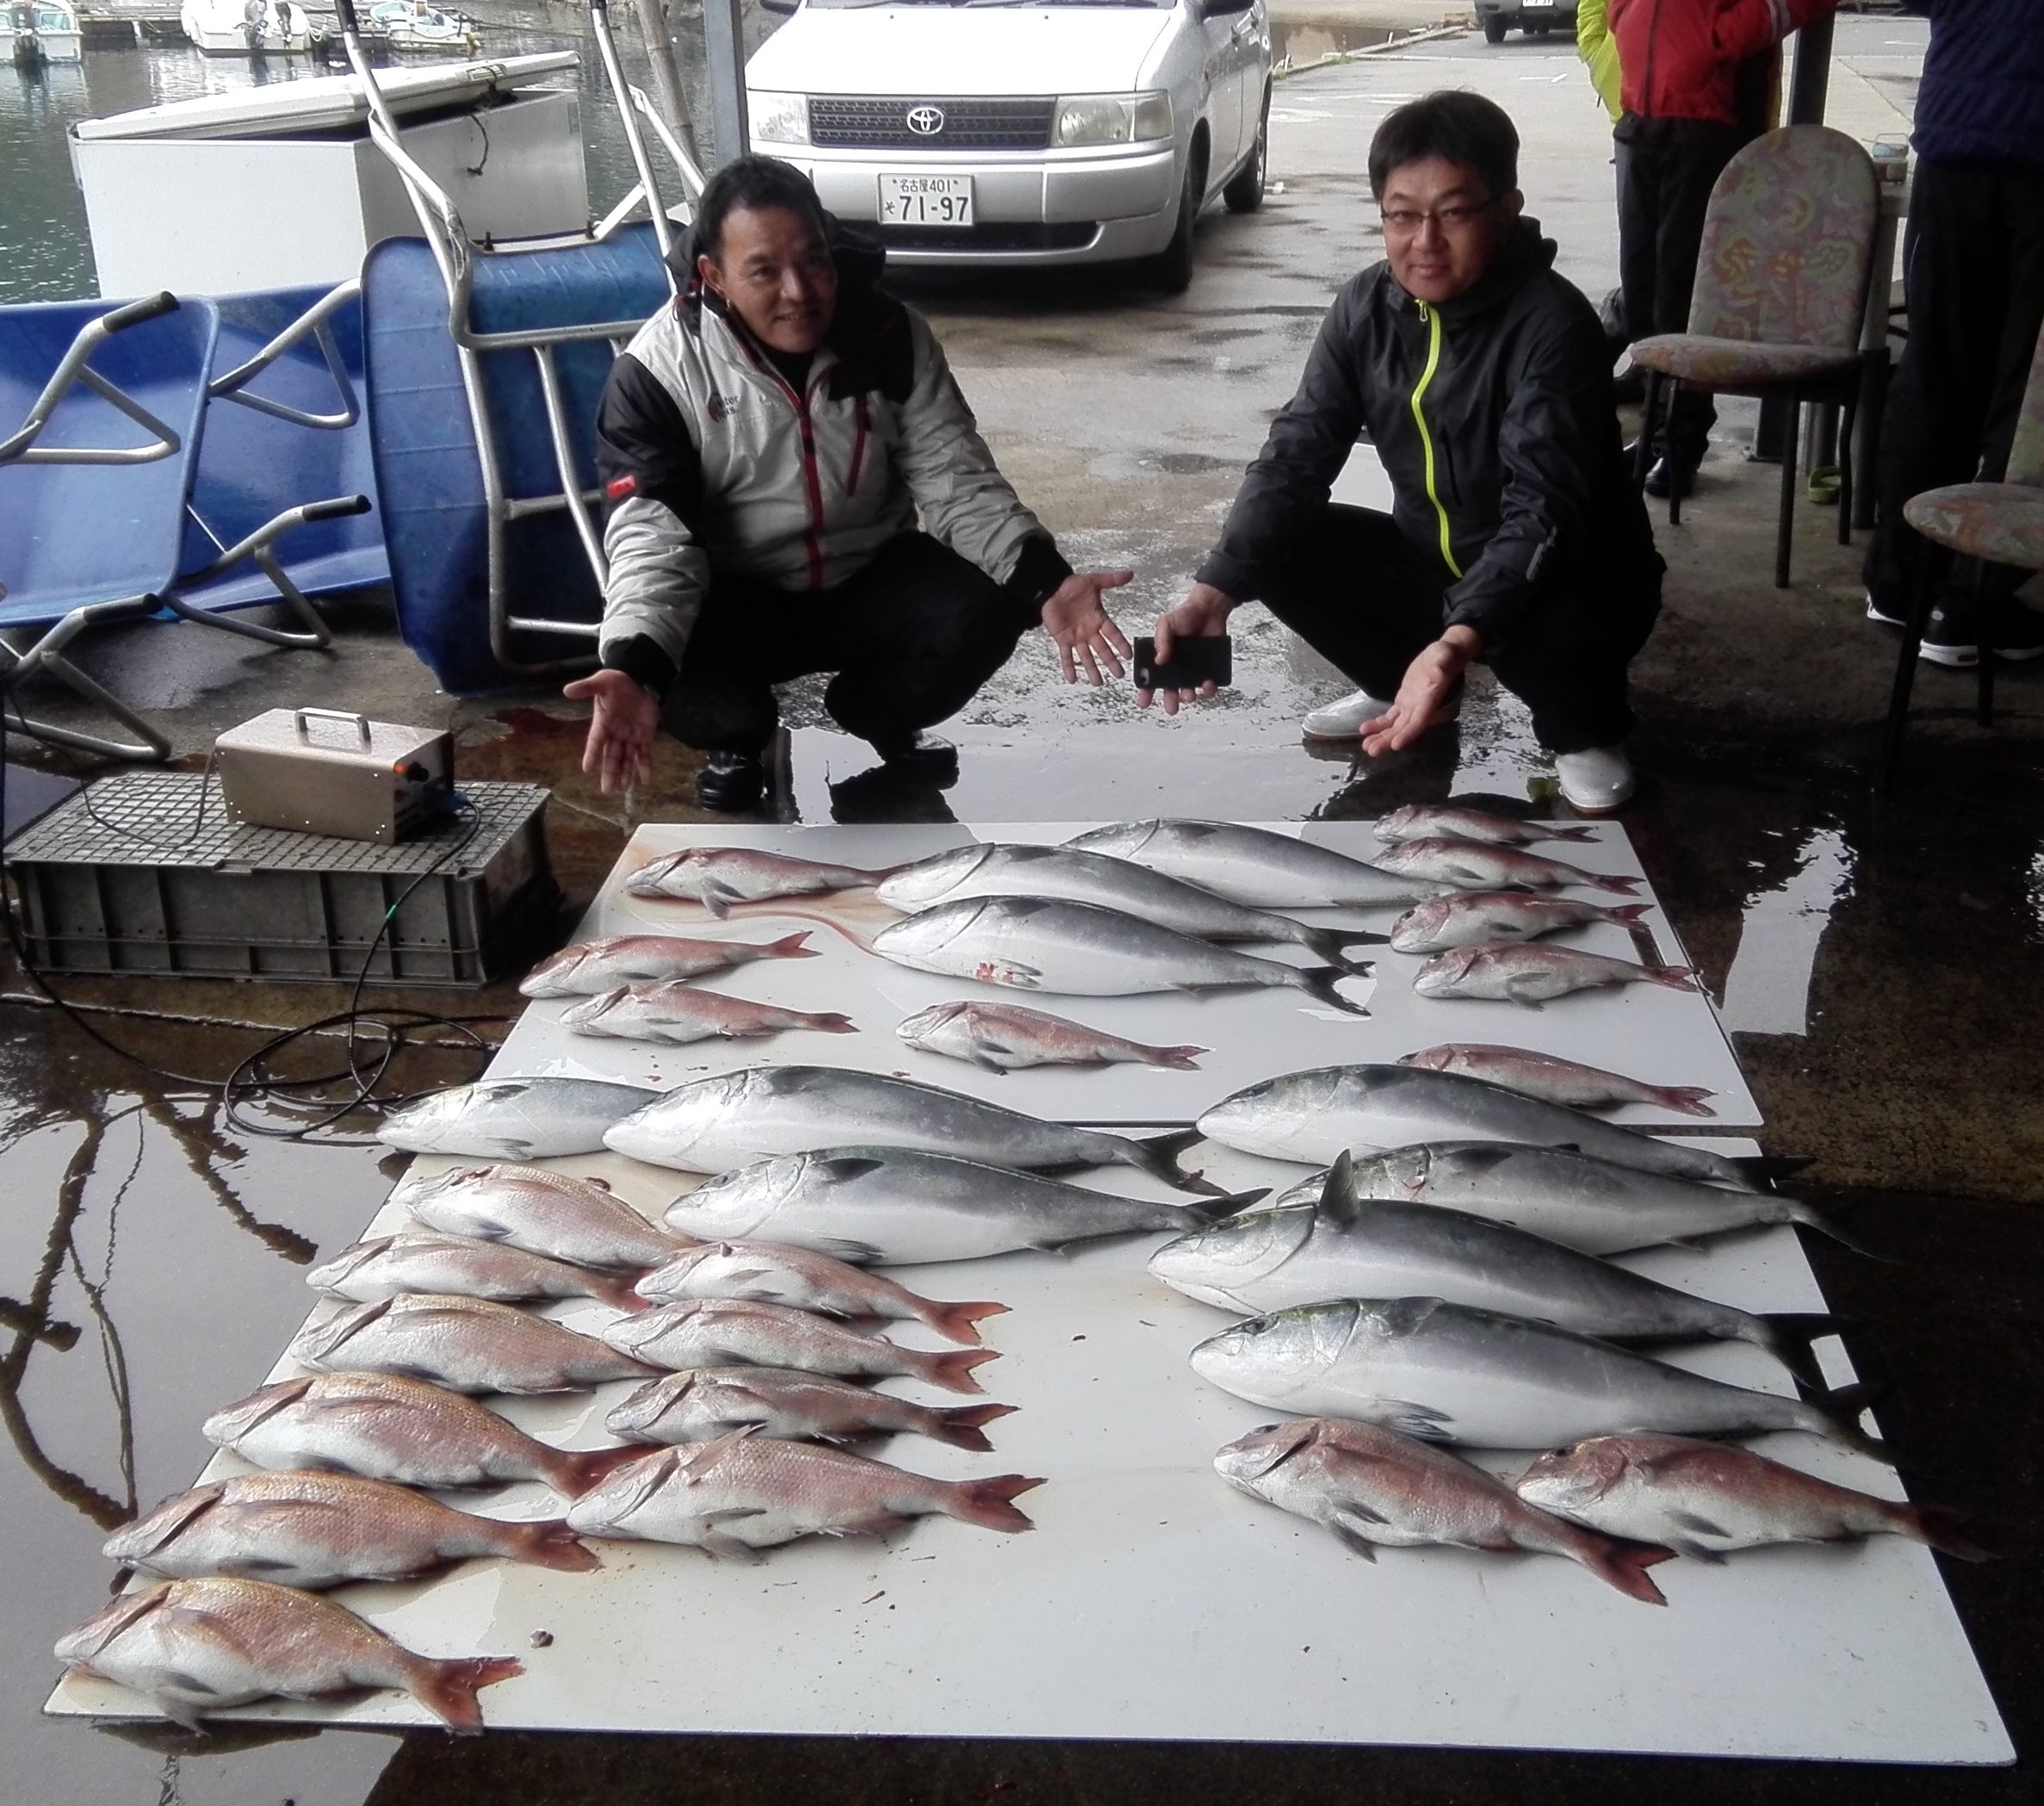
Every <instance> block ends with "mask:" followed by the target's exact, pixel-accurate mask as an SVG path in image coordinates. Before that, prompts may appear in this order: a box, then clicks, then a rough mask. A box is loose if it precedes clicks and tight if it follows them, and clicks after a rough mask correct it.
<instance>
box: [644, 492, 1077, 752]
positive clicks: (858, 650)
mask: <svg viewBox="0 0 2044 1806" xmlns="http://www.w3.org/2000/svg"><path fill="white" fill-rule="evenodd" d="M1036 618H1037V611H1035V610H1034V609H1031V608H1025V607H1024V606H1022V605H1019V604H1018V603H1017V602H1016V601H1015V600H1014V599H1013V597H1012V596H1010V595H1009V594H1008V593H1007V591H1006V590H1004V589H1002V588H1001V586H1000V585H999V584H998V583H996V582H994V580H993V579H992V578H991V577H989V576H988V575H987V574H986V573H985V572H984V571H982V570H981V569H980V568H978V566H976V565H975V564H971V563H969V562H967V561H966V560H965V559H963V558H961V557H960V556H959V555H957V553H956V552H954V551H952V550H951V548H950V547H949V546H947V545H945V544H944V543H941V542H940V541H938V540H935V539H932V538H931V537H929V536H928V535H927V534H925V533H903V534H901V536H900V537H898V538H895V539H891V540H889V542H888V543H887V544H885V545H884V546H883V547H882V548H881V549H880V550H879V551H878V552H877V553H876V554H875V555H874V556H873V558H872V560H871V562H869V563H868V564H866V565H864V567H863V568H860V569H859V570H858V572H856V573H855V574H853V575H852V576H851V577H849V578H847V579H846V580H845V581H844V582H842V583H840V584H838V585H836V586H834V587H833V588H830V589H827V590H818V591H814V592H811V591H804V590H784V589H777V588H775V587H774V586H772V585H771V584H766V583H757V582H750V581H747V580H746V579H744V578H740V577H718V578H714V579H713V580H711V583H710V588H709V595H708V597H706V598H705V599H704V601H703V612H702V614H701V615H700V616H699V617H697V622H696V628H695V631H694V632H693V633H692V634H691V636H690V637H689V643H688V649H687V651H686V652H684V654H683V655H682V661H681V670H680V672H679V673H678V676H677V677H676V679H675V681H674V683H673V685H672V686H671V687H670V688H669V690H668V692H667V695H666V703H665V704H664V707H663V710H662V716H661V720H662V725H664V726H665V727H666V729H667V731H668V732H669V733H670V734H672V735H674V737H675V738H676V739H677V740H679V741H681V742H684V744H686V745H689V746H692V747H696V748H699V749H701V750H703V751H705V752H732V753H757V752H759V751H760V750H761V749H762V748H765V745H766V742H767V741H768V739H769V738H770V737H771V735H772V733H773V730H774V727H775V724H776V723H777V722H778V721H779V719H780V711H779V710H778V709H777V706H776V704H775V702H774V694H773V688H772V686H774V685H776V684H780V683H786V682H788V681H789V680H790V679H792V678H797V677H807V676H808V675H810V674H811V673H814V672H818V671H829V672H834V673H836V674H835V675H834V676H833V678H832V679H831V680H830V686H829V687H828V688H827V690H826V691H825V692H823V703H824V706H825V707H826V708H827V709H828V710H829V711H830V713H831V717H832V718H833V720H835V721H836V722H838V723H839V724H840V725H841V726H842V727H844V728H845V729H846V730H847V731H848V732H850V733H853V734H856V735H858V736H859V738H861V739H862V740H869V741H871V742H873V743H874V744H875V745H876V746H877V747H879V748H881V749H882V750H883V751H889V750H892V749H895V748H900V747H903V746H906V745H907V743H908V742H910V741H911V740H912V739H913V738H914V735H915V734H916V732H917V730H918V729H922V728H926V727H929V726H931V725H932V724H933V723H937V722H939V721H942V720H944V719H945V717H948V716H951V715H956V714H957V712H958V711H959V710H960V709H962V708H963V707H964V706H965V704H967V703H969V701H971V699H972V696H973V692H975V691H976V690H977V689H978V688H979V686H981V685H982V684H983V683H985V682H986V680H988V678H989V677H991V676H993V674H994V673H995V672H996V671H998V670H1000V667H1001V666H1002V665H1004V664H1006V663H1007V657H1008V655H1009V654H1010V653H1012V652H1013V650H1014V649H1015V642H1016V641H1017V640H1018V639H1019V638H1020V637H1021V636H1022V634H1023V632H1024V630H1025V629H1026V628H1028V627H1029V626H1031V624H1033V623H1034V622H1035V620H1036Z"/></svg>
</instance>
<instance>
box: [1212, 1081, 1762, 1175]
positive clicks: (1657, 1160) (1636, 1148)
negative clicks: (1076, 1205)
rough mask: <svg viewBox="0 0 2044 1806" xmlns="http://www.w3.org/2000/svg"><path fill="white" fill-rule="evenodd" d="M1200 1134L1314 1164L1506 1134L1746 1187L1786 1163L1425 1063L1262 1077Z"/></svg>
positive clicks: (1225, 1104) (1229, 1100)
mask: <svg viewBox="0 0 2044 1806" xmlns="http://www.w3.org/2000/svg"><path fill="white" fill-rule="evenodd" d="M1199 1133H1201V1134H1202V1135H1205V1136H1206V1137H1207V1138H1208V1139H1210V1140H1213V1141H1218V1142H1220V1143H1222V1144H1223V1145H1225V1146H1228V1147H1232V1148H1239V1149H1240V1150H1241V1151H1242V1152H1243V1153H1245V1154H1263V1155H1267V1156H1268V1157H1270V1158H1271V1159H1273V1160H1300V1161H1304V1162H1306V1163H1308V1164H1310V1165H1314V1166H1320V1167H1326V1166H1331V1165H1333V1164H1334V1162H1335V1157H1337V1156H1338V1155H1340V1154H1341V1153H1342V1152H1343V1151H1347V1150H1353V1151H1357V1152H1358V1153H1359V1154H1360V1152H1362V1151H1365V1150H1377V1149H1383V1148H1395V1147H1408V1146H1410V1145H1412V1144H1413V1143H1415V1142H1420V1141H1511V1142H1524V1143H1526V1144H1527V1145H1531V1146H1534V1147H1567V1148H1574V1149H1576V1150H1577V1151H1580V1152H1582V1153H1585V1154H1589V1155H1592V1156H1594V1157H1595V1158H1597V1159H1600V1160H1608V1161H1611V1162H1612V1163H1613V1164H1616V1165H1619V1166H1631V1167H1637V1168H1638V1169H1639V1170H1641V1171H1642V1172H1651V1173H1671V1174H1673V1175H1675V1176H1676V1177H1677V1178H1683V1179H1701V1180H1703V1181H1705V1182H1707V1183H1710V1184H1713V1185H1726V1186H1733V1187H1736V1188H1739V1189H1741V1190H1745V1191H1750V1190H1753V1189H1754V1188H1755V1187H1756V1182H1757V1181H1758V1180H1760V1179H1762V1178H1766V1177H1771V1176H1774V1175H1775V1174H1776V1173H1777V1172H1779V1171H1781V1170H1784V1163H1781V1162H1778V1161H1774V1160H1770V1159H1768V1158H1767V1157H1764V1156H1762V1157H1751V1158H1748V1157H1741V1156H1737V1155H1730V1154H1719V1153H1713V1152H1712V1151H1710V1150H1709V1149H1708V1148H1701V1147H1695V1146H1693V1145H1690V1144H1688V1143H1687V1142H1680V1141H1663V1140H1660V1139H1657V1138H1656V1137H1654V1136H1651V1135H1642V1134H1639V1133H1636V1132H1635V1131H1633V1130H1632V1129H1628V1128H1626V1127H1624V1126H1621V1125H1620V1124H1618V1123H1614V1122H1604V1121H1601V1120H1599V1119H1598V1118H1596V1117H1595V1116H1586V1115H1584V1114H1583V1112H1581V1111H1580V1110H1571V1109H1568V1108H1565V1107H1564V1106H1563V1105H1560V1104H1552V1103H1546V1102H1542V1101H1541V1100H1539V1099H1538V1098H1533V1097H1527V1096H1526V1095H1524V1094H1523V1093H1521V1092H1518V1091H1514V1090H1511V1089H1508V1088H1507V1087H1506V1086H1503V1085H1498V1084H1492V1083H1490V1082H1489V1081H1488V1080H1485V1079H1480V1078H1469V1077H1464V1076H1463V1075H1462V1074H1461V1073H1459V1072H1434V1071H1428V1069H1427V1068H1425V1067H1422V1066H1392V1065H1361V1066H1314V1067H1310V1068H1308V1069H1307V1070H1306V1071H1302V1072H1287V1073H1285V1074H1284V1075H1282V1076H1281V1077H1277V1078H1267V1079H1264V1080H1262V1081H1261V1082H1260V1083H1257V1084H1254V1085H1248V1086H1246V1087H1244V1088H1243V1089H1242V1090H1240V1091H1237V1092H1235V1093H1234V1094H1233V1095H1230V1096H1228V1097H1224V1098H1223V1099H1222V1100H1221V1102H1219V1103H1217V1104H1216V1105H1215V1106H1214V1107H1213V1108H1211V1110H1209V1111H1207V1112H1206V1114H1205V1115H1203V1116H1202V1117H1201V1118H1200V1119H1199Z"/></svg>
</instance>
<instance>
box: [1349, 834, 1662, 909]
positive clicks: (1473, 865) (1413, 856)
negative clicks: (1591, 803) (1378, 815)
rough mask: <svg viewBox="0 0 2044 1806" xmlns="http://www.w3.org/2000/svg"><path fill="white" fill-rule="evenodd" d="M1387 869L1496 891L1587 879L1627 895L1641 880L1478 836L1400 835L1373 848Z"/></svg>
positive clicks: (1594, 885) (1600, 887)
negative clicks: (1493, 843)
mask: <svg viewBox="0 0 2044 1806" xmlns="http://www.w3.org/2000/svg"><path fill="white" fill-rule="evenodd" d="M1378 862H1379V863H1380V864H1381V865H1382V866H1384V869H1385V870H1386V871H1387V872H1398V873H1401V874H1402V875H1403V876H1404V877H1406V878H1428V879H1431V880H1432V881H1434V883H1436V884H1458V885H1459V886H1460V887H1461V888H1462V889H1463V890H1465V891H1502V890H1504V889H1506V888H1507V887H1508V886H1510V885H1513V884H1526V885H1529V886H1531V887H1532V888H1533V889H1534V890H1536V891H1544V890H1550V889H1557V888H1559V887H1560V886H1562V885H1564V884H1587V885H1588V886H1589V888H1590V889H1592V890H1594V891H1616V892H1617V893H1618V894H1619V895H1620V897H1630V896H1631V895H1632V893H1633V892H1634V891H1637V890H1638V888H1639V887H1640V885H1642V884H1644V883H1645V882H1646V880H1645V879H1644V878H1620V877H1614V875H1612V874H1611V873H1609V872H1585V871H1584V870H1583V868H1582V867H1581V866H1570V865H1567V864H1565V863H1564V862H1563V861H1562V860H1551V859H1549V858H1548V857H1547V856H1546V855H1545V853H1527V852H1526V851H1525V850H1524V849H1523V848H1521V847H1493V846H1487V845H1485V844H1484V843H1483V842H1482V841H1449V840H1438V839H1437V840H1422V841H1403V842H1401V843H1400V844H1399V845H1398V846H1396V847H1385V848H1384V851H1383V852H1382V853H1379V854H1378Z"/></svg>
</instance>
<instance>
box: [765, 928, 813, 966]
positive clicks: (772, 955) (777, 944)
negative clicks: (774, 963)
mask: <svg viewBox="0 0 2044 1806" xmlns="http://www.w3.org/2000/svg"><path fill="white" fill-rule="evenodd" d="M812 932H813V930H811V929H808V928H803V929H802V930H801V932H800V933H798V934H784V935H782V936H781V938H780V939H779V940H770V941H768V942H767V943H766V945H765V946H763V947H761V948H760V950H759V951H760V952H761V953H763V954H765V956H766V957H767V958H768V959H817V958H819V957H820V955H819V954H818V953H817V950H816V949H815V947H813V946H810V945H809V935H810V934H811V933H812Z"/></svg>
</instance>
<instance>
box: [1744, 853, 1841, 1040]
mask: <svg viewBox="0 0 2044 1806" xmlns="http://www.w3.org/2000/svg"><path fill="white" fill-rule="evenodd" d="M1853 864H1854V853H1853V850H1852V847H1850V846H1849V844H1848V842H1847V841H1846V838H1845V836H1844V835H1843V834H1842V833H1841V832H1839V830H1838V829H1836V828H1830V827H1825V828H1818V829H1813V830H1812V832H1811V834H1810V835H1809V837H1808V838H1807V839H1806V841H1804V842H1803V846H1802V848H1801V851H1800V853H1799V857H1798V859H1797V862H1796V868H1795V870H1794V872H1793V873H1791V874H1790V876H1789V877H1788V878H1787V879H1785V880H1784V881H1783V882H1782V883H1781V884H1776V885H1775V886H1773V887H1772V888H1770V889H1768V890H1765V891H1760V892H1758V893H1756V895H1755V896H1754V897H1752V898H1751V899H1750V901H1749V902H1748V903H1747V904H1746V910H1745V920H1744V924H1743V926H1742V927H1741V928H1740V931H1739V946H1738V952H1737V955H1736V956H1734V958H1733V959H1732V962H1731V971H1730V972H1728V973H1727V974H1726V975H1725V1001H1724V1002H1723V1003H1722V1004H1720V1005H1719V1012H1718V1013H1719V1016H1720V1017H1721V1018H1722V1019H1723V1021H1724V1024H1725V1027H1727V1028H1729V1029H1737V1030H1743V1031H1744V1033H1748V1034H1799V1035H1801V1034H1807V1033H1809V1032H1810V980H1811V977H1812V973H1813V972H1814V971H1816V968H1817V950H1818V945H1819V943H1820V942H1821V941H1822V940H1824V930H1825V929H1826V928H1829V927H1830V923H1831V914H1832V911H1833V910H1834V909H1837V906H1838V905H1839V904H1840V903H1843V902H1844V901H1845V900H1846V899H1847V898H1848V897H1850V896H1851V895H1852V876H1853Z"/></svg>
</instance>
